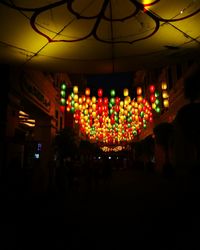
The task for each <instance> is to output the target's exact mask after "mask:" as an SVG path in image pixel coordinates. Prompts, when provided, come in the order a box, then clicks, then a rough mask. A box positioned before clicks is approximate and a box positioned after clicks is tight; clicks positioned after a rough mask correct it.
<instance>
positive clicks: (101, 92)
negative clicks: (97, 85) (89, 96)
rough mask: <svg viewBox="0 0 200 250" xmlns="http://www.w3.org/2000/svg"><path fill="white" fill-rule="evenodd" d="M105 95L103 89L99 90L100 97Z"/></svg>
mask: <svg viewBox="0 0 200 250" xmlns="http://www.w3.org/2000/svg"><path fill="white" fill-rule="evenodd" d="M102 95H103V90H102V89H98V97H102Z"/></svg>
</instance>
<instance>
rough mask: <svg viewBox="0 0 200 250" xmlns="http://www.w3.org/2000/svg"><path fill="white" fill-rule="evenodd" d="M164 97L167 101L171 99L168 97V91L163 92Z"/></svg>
mask: <svg viewBox="0 0 200 250" xmlns="http://www.w3.org/2000/svg"><path fill="white" fill-rule="evenodd" d="M162 97H163V98H164V99H166V98H168V97H169V95H168V93H167V91H166V90H164V91H163V92H162Z"/></svg>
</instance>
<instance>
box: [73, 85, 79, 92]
mask: <svg viewBox="0 0 200 250" xmlns="http://www.w3.org/2000/svg"><path fill="white" fill-rule="evenodd" d="M73 92H74V94H78V86H74V87H73Z"/></svg>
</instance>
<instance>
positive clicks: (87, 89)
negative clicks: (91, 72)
mask: <svg viewBox="0 0 200 250" xmlns="http://www.w3.org/2000/svg"><path fill="white" fill-rule="evenodd" d="M85 95H87V96H88V95H90V89H89V88H86V89H85Z"/></svg>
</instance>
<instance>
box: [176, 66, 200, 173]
mask: <svg viewBox="0 0 200 250" xmlns="http://www.w3.org/2000/svg"><path fill="white" fill-rule="evenodd" d="M184 94H185V98H186V99H188V100H189V103H188V104H186V105H184V106H183V107H182V108H180V110H179V111H178V112H177V115H176V117H175V120H174V122H173V124H174V130H175V132H174V135H175V140H174V153H173V156H174V159H173V160H174V165H175V167H176V168H177V170H178V171H179V172H180V173H181V174H183V175H188V174H189V175H193V176H196V175H199V173H200V121H199V117H200V65H199V64H196V65H194V67H193V68H192V71H190V74H188V76H187V77H186V78H185V81H184Z"/></svg>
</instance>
